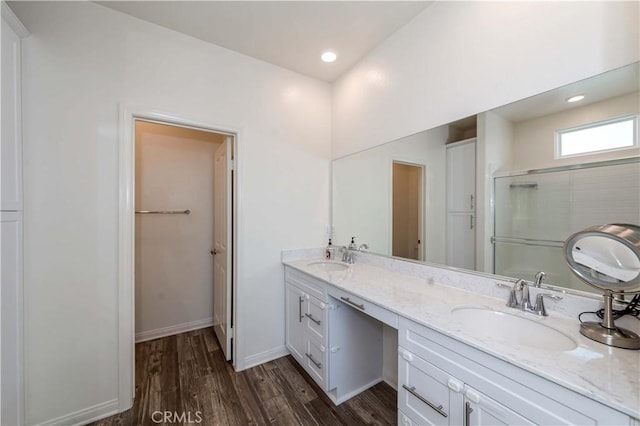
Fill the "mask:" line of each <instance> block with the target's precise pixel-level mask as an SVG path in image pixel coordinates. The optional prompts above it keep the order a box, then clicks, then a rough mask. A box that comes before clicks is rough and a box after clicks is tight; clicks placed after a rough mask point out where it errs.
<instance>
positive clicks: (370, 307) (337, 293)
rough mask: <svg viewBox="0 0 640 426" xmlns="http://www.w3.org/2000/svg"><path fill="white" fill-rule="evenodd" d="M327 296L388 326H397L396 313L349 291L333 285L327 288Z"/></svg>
mask: <svg viewBox="0 0 640 426" xmlns="http://www.w3.org/2000/svg"><path fill="white" fill-rule="evenodd" d="M329 296H332V297H334V298H335V299H336V300H338V301H340V302H341V303H343V304H345V305H347V306H350V307H351V308H353V309H356V310H359V311H362V312H363V313H365V314H367V315H369V316H371V317H373V318H375V319H377V320H378V321H381V322H383V323H385V324H387V325H388V326H390V327H393V328H396V329H397V328H398V315H397V314H396V313H393V312H391V311H388V310H386V309H384V308H381V307H380V306H378V305H376V304H374V303H371V302H368V301H366V300H364V299H361V298H360V297H358V296H354V295H353V294H351V293H347V292H346V291H343V290H340V289H337V288H335V287H330V288H329Z"/></svg>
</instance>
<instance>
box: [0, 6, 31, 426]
mask: <svg viewBox="0 0 640 426" xmlns="http://www.w3.org/2000/svg"><path fill="white" fill-rule="evenodd" d="M1 4H2V26H1V30H2V78H1V80H2V83H1V84H2V86H1V87H2V92H1V93H2V121H1V122H0V127H1V128H2V133H1V135H2V138H1V149H0V185H1V193H0V210H1V211H0V225H1V226H0V240H1V245H0V257H1V260H0V261H1V268H0V279H1V282H0V283H1V288H0V290H1V291H0V328H1V331H0V332H1V340H0V400H1V404H0V424H2V425H20V424H23V423H24V419H23V411H24V402H23V399H24V397H23V349H22V348H23V323H22V317H23V314H22V313H23V297H22V294H23V290H22V209H23V203H22V132H21V128H22V119H21V86H20V61H21V57H20V44H21V43H20V40H21V38H24V37H26V36H27V35H28V32H27V30H26V29H25V28H24V26H23V25H22V24H21V23H20V21H19V20H18V19H17V18H16V16H15V15H14V14H13V12H12V11H11V9H9V7H8V6H7V5H6V4H5V3H4V2H2V3H1Z"/></svg>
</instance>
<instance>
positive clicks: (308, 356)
mask: <svg viewBox="0 0 640 426" xmlns="http://www.w3.org/2000/svg"><path fill="white" fill-rule="evenodd" d="M304 354H305V355H306V356H307V358H309V359H310V360H311V362H312V363H314V364H315V366H316V367H318V368H322V363H321V362H318V361H316V360H315V359H313V355H311V354H308V353H306V352H305V353H304Z"/></svg>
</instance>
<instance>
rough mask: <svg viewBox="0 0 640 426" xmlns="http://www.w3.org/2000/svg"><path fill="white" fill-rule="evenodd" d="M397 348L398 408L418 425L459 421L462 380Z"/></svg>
mask: <svg viewBox="0 0 640 426" xmlns="http://www.w3.org/2000/svg"><path fill="white" fill-rule="evenodd" d="M398 352H399V358H398V409H399V410H401V411H402V412H404V413H406V414H407V415H408V416H409V417H411V418H412V419H413V421H414V422H417V423H418V424H421V425H456V424H462V420H463V419H462V410H461V407H462V404H463V398H464V397H463V395H462V393H461V390H462V388H463V383H462V382H460V381H459V380H456V379H455V378H453V377H452V376H451V375H449V374H448V373H446V372H444V371H442V370H441V369H439V368H437V367H435V366H434V365H433V364H431V363H429V362H426V361H424V360H423V359H421V358H420V357H418V356H415V355H414V354H412V353H411V352H409V351H406V350H404V349H402V348H399V351H398ZM452 388H454V389H456V390H457V391H454V390H452Z"/></svg>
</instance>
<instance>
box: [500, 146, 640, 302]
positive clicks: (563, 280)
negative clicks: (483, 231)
mask: <svg viewBox="0 0 640 426" xmlns="http://www.w3.org/2000/svg"><path fill="white" fill-rule="evenodd" d="M608 223H628V224H635V225H638V224H639V223H640V158H638V157H633V158H625V159H619V160H612V161H604V162H597V163H586V164H579V165H572V166H566V167H555V168H549V169H539V170H529V171H525V172H517V173H509V174H508V175H506V176H496V177H495V178H494V236H493V237H492V243H493V272H494V273H495V274H498V275H504V276H508V277H518V278H523V279H525V280H529V281H532V280H533V279H534V276H535V274H536V272H538V271H545V272H546V273H547V277H546V282H547V283H550V284H554V285H558V286H562V287H566V288H570V289H574V290H582V291H590V292H593V289H592V288H590V287H589V286H587V285H586V284H584V283H582V282H581V281H579V280H578V279H577V278H575V277H574V276H573V274H572V273H571V271H570V270H569V268H568V266H567V265H566V262H565V260H564V257H563V254H562V246H563V244H564V241H565V240H566V239H567V238H568V237H569V236H570V235H571V234H573V233H574V232H577V231H580V230H582V229H584V228H586V227H588V226H592V225H602V224H608Z"/></svg>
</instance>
